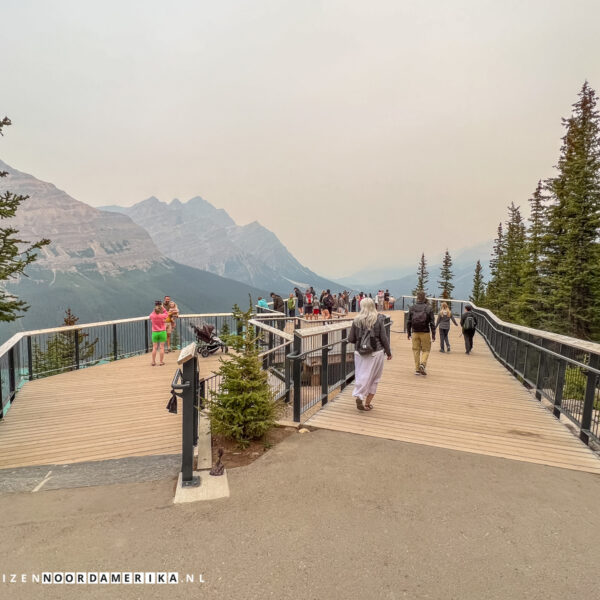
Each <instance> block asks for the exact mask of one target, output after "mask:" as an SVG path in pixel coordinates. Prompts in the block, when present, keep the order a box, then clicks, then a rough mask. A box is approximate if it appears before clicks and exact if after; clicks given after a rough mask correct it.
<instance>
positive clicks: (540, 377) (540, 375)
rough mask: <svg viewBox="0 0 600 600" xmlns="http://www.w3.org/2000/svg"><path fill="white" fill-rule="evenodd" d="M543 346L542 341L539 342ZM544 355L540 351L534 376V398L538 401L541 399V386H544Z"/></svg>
mask: <svg viewBox="0 0 600 600" xmlns="http://www.w3.org/2000/svg"><path fill="white" fill-rule="evenodd" d="M541 342H542V344H543V342H544V341H543V340H541ZM545 358H546V354H545V353H544V351H543V350H540V355H539V357H538V366H537V374H536V376H535V397H536V398H537V399H538V400H541V399H542V386H543V385H544V366H545Z"/></svg>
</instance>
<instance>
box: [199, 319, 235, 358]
mask: <svg viewBox="0 0 600 600" xmlns="http://www.w3.org/2000/svg"><path fill="white" fill-rule="evenodd" d="M190 327H191V328H192V330H193V331H194V335H195V336H196V352H198V354H200V356H202V358H207V357H208V356H209V355H210V354H214V353H215V352H216V351H217V350H218V349H219V348H220V349H221V351H222V352H225V353H227V352H228V351H229V348H228V347H227V344H225V342H223V340H222V339H221V338H220V337H219V336H217V335H215V334H214V330H215V326H214V325H209V324H208V323H202V324H201V326H200V327H196V326H195V325H194V324H190Z"/></svg>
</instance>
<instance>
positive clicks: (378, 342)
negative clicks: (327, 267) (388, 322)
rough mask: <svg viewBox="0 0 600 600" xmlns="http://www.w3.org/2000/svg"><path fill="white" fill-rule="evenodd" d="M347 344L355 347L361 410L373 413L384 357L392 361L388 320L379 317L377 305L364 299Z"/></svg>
mask: <svg viewBox="0 0 600 600" xmlns="http://www.w3.org/2000/svg"><path fill="white" fill-rule="evenodd" d="M348 341H349V342H350V343H351V344H355V351H354V391H353V392H352V395H353V396H354V398H355V399H356V408H358V410H371V409H372V408H373V404H372V402H373V397H374V396H375V393H376V392H377V384H378V383H379V380H380V379H381V374H382V373H383V360H384V359H383V354H384V352H385V354H386V356H387V359H388V360H391V359H392V351H391V350H390V341H389V339H388V336H387V332H386V330H385V317H384V316H383V315H378V314H377V309H376V308H375V302H373V300H372V299H371V298H364V299H363V301H362V302H361V303H360V313H359V314H358V316H357V317H355V319H354V321H352V327H351V329H350V333H349V334H348Z"/></svg>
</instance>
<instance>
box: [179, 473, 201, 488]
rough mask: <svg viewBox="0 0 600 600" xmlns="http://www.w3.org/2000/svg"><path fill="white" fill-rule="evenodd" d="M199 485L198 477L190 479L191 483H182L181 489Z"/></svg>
mask: <svg viewBox="0 0 600 600" xmlns="http://www.w3.org/2000/svg"><path fill="white" fill-rule="evenodd" d="M199 485H200V477H196V476H194V477H192V479H191V481H182V482H181V487H198V486H199Z"/></svg>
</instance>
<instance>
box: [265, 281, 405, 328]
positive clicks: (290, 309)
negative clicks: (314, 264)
mask: <svg viewBox="0 0 600 600" xmlns="http://www.w3.org/2000/svg"><path fill="white" fill-rule="evenodd" d="M270 296H271V299H272V301H273V310H276V311H278V312H287V314H288V315H289V316H290V317H295V316H296V314H298V316H301V317H304V318H306V319H309V320H310V319H319V318H321V317H322V318H323V319H330V318H331V317H332V316H333V314H334V313H335V314H337V315H346V314H348V313H349V312H357V311H360V307H361V303H362V301H363V300H364V299H365V298H369V299H371V300H373V301H374V306H375V308H376V311H378V312H380V311H383V310H393V309H394V302H395V298H394V297H393V296H392V295H391V294H390V291H389V290H385V291H384V290H379V292H378V293H377V294H376V296H375V298H373V296H372V294H370V293H369V294H368V295H367V294H365V293H364V292H360V293H359V294H356V295H354V296H352V298H350V293H349V292H348V291H347V290H344V291H343V292H340V293H339V294H332V293H331V290H323V291H322V292H321V293H320V294H317V292H316V291H315V289H314V287H312V286H311V287H309V288H308V289H307V290H306V291H305V292H302V291H301V290H300V288H297V287H295V288H294V291H293V292H290V295H289V297H288V298H287V299H285V300H284V299H283V298H282V297H281V296H280V295H279V294H276V293H275V292H271V294H270ZM258 306H260V307H262V308H270V307H269V303H268V302H267V300H266V299H265V298H263V297H262V296H259V298H258ZM286 308H287V311H286Z"/></svg>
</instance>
